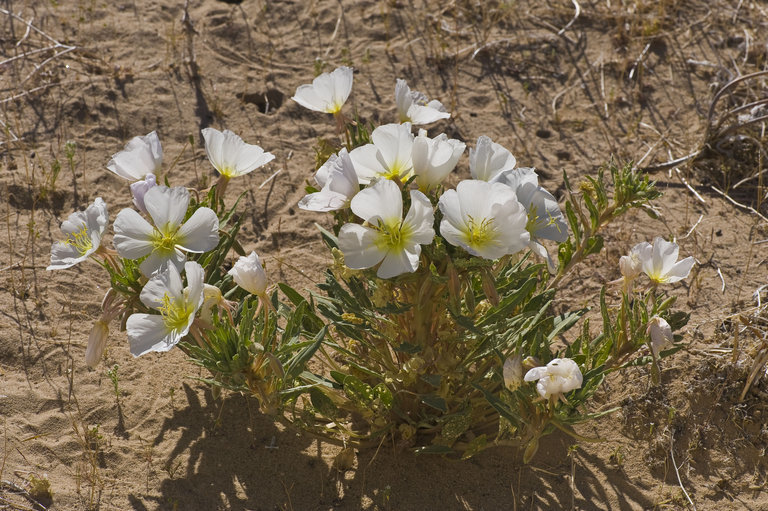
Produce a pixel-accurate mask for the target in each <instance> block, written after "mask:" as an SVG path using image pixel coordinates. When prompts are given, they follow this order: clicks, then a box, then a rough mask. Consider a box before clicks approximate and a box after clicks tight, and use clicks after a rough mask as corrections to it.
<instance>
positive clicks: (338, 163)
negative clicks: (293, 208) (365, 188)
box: [299, 148, 360, 211]
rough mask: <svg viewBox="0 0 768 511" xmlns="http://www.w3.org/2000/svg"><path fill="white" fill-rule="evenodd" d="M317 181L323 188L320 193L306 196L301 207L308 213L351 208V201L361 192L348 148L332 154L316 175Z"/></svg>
mask: <svg viewBox="0 0 768 511" xmlns="http://www.w3.org/2000/svg"><path fill="white" fill-rule="evenodd" d="M315 181H316V182H317V184H318V185H320V186H321V187H322V189H321V190H320V191H319V192H315V193H310V194H308V195H305V196H304V197H303V198H302V199H301V200H300V201H299V207H300V208H301V209H305V210H307V211H336V210H339V209H342V208H346V207H347V206H349V201H351V200H352V197H354V196H355V194H357V192H359V191H360V184H359V182H358V180H357V174H356V173H355V167H354V165H353V164H352V160H351V159H350V157H349V153H348V152H347V149H346V148H342V149H341V151H339V154H338V155H336V154H332V155H331V157H330V158H328V161H326V162H325V163H324V164H323V166H322V167H320V168H319V169H318V170H317V173H315Z"/></svg>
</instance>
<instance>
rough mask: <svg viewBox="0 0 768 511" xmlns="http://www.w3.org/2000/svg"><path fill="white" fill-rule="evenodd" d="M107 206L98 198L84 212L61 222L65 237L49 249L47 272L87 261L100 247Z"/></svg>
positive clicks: (105, 224) (107, 216) (107, 221)
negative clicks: (49, 257) (49, 258)
mask: <svg viewBox="0 0 768 511" xmlns="http://www.w3.org/2000/svg"><path fill="white" fill-rule="evenodd" d="M108 223H109V215H108V214H107V204H106V203H105V202H104V201H103V200H102V199H101V197H98V198H97V199H96V200H95V201H93V204H91V205H90V206H88V208H87V209H86V210H85V211H75V212H74V213H72V214H71V215H69V217H68V218H67V219H66V220H65V221H64V222H62V224H61V231H62V232H63V233H64V234H65V235H66V236H67V239H65V240H64V241H58V242H56V243H54V244H53V246H52V247H51V264H50V265H49V266H48V268H46V269H47V270H62V269H64V268H69V267H71V266H74V265H76V264H77V263H79V262H80V261H84V260H86V259H88V256H90V255H91V254H93V253H94V252H96V250H98V249H99V246H100V245H101V237H102V236H103V235H104V231H105V230H106V229H107V224H108Z"/></svg>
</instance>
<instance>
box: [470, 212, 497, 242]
mask: <svg viewBox="0 0 768 511" xmlns="http://www.w3.org/2000/svg"><path fill="white" fill-rule="evenodd" d="M464 235H465V237H466V240H467V245H469V246H471V247H484V246H486V245H490V244H492V243H494V242H495V241H496V236H495V235H496V229H495V227H494V225H493V218H483V219H482V220H481V221H477V220H475V219H474V218H472V217H469V221H468V222H467V231H466V232H465V233H464Z"/></svg>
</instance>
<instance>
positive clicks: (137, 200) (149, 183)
mask: <svg viewBox="0 0 768 511" xmlns="http://www.w3.org/2000/svg"><path fill="white" fill-rule="evenodd" d="M155 186H157V181H156V179H155V175H154V174H147V176H146V177H145V178H144V179H143V180H141V181H136V182H135V183H133V184H131V194H132V195H133V204H134V205H135V206H136V208H137V209H138V210H139V211H141V212H142V213H146V212H147V207H146V206H145V205H144V195H146V193H147V192H148V191H149V190H151V189H152V188H154V187H155Z"/></svg>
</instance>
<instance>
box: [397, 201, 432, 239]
mask: <svg viewBox="0 0 768 511" xmlns="http://www.w3.org/2000/svg"><path fill="white" fill-rule="evenodd" d="M434 222H435V212H434V210H433V209H432V203H431V202H430V201H429V199H428V198H427V196H426V195H424V194H423V193H421V192H419V191H417V190H411V209H410V210H408V214H407V215H406V216H405V220H404V221H403V225H404V226H406V225H407V226H409V227H410V228H411V229H413V233H412V238H411V240H412V241H413V242H414V243H417V244H422V245H428V244H430V243H432V239H433V238H434V237H435V230H434V228H433V227H432V225H433V224H434ZM419 250H421V249H419Z"/></svg>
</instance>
